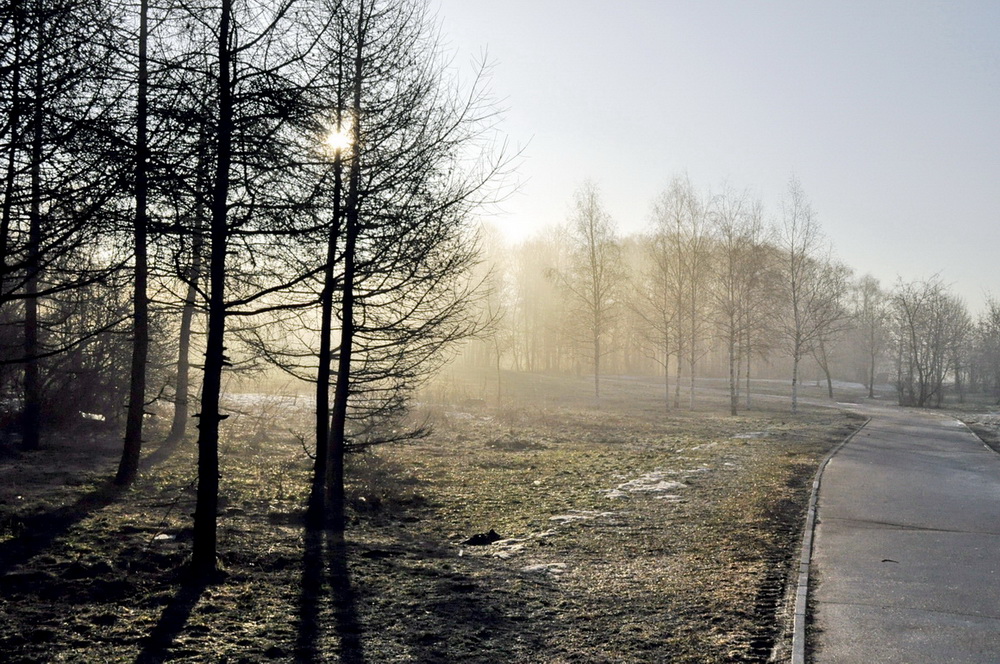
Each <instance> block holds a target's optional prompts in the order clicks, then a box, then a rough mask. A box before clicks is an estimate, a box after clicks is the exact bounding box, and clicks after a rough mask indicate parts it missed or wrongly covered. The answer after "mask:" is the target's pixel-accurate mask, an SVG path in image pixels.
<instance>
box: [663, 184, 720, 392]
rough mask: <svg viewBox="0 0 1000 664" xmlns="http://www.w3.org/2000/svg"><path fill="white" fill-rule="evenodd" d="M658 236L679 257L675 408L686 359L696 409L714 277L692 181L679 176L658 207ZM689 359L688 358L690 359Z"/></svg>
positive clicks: (675, 262)
mask: <svg viewBox="0 0 1000 664" xmlns="http://www.w3.org/2000/svg"><path fill="white" fill-rule="evenodd" d="M653 228H654V231H653V232H654V233H656V234H658V235H660V236H661V237H662V241H663V242H665V243H666V247H667V250H668V251H669V252H670V253H672V254H673V257H674V258H673V260H672V261H670V262H669V263H668V265H669V266H670V267H671V269H672V271H673V274H672V277H671V281H672V288H673V291H674V299H675V302H676V305H675V313H676V315H675V320H674V327H675V330H676V338H677V342H678V343H677V383H676V392H675V402H674V406H675V407H677V406H679V405H680V404H679V403H678V402H679V397H680V379H681V366H682V364H681V361H682V358H684V359H686V361H687V369H688V380H689V387H688V400H689V407H690V408H694V396H695V378H696V377H697V363H698V360H699V359H700V358H701V357H703V356H704V355H705V353H706V352H707V351H708V346H707V344H706V343H704V341H705V339H704V337H705V336H706V333H707V331H708V319H709V317H708V301H709V296H708V294H709V286H710V281H711V277H712V264H711V247H712V237H711V228H710V226H709V224H708V220H707V209H706V205H705V203H704V202H703V201H702V200H701V198H700V197H699V196H698V194H697V192H696V191H695V189H694V187H693V186H692V185H691V182H690V181H689V180H688V179H687V178H686V177H684V178H681V177H677V178H674V180H673V181H672V182H671V183H670V186H669V188H668V189H667V191H665V192H664V193H662V194H661V195H660V196H659V198H657V200H656V201H655V202H654V205H653ZM685 355H686V358H685Z"/></svg>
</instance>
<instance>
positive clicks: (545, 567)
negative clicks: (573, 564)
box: [521, 563, 566, 576]
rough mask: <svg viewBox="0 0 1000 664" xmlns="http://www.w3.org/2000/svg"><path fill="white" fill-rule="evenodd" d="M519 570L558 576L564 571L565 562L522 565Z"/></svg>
mask: <svg viewBox="0 0 1000 664" xmlns="http://www.w3.org/2000/svg"><path fill="white" fill-rule="evenodd" d="M521 571H522V572H528V573H531V574H554V575H556V576H558V575H560V574H562V573H563V572H565V571H566V563H537V564H535V565H527V566H525V567H522V568H521Z"/></svg>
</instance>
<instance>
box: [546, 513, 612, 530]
mask: <svg viewBox="0 0 1000 664" xmlns="http://www.w3.org/2000/svg"><path fill="white" fill-rule="evenodd" d="M614 515H615V513H614V512H595V511H593V510H584V511H576V510H573V511H572V512H569V513H567V514H557V515H556V516H550V517H549V521H555V522H556V523H558V524H559V525H560V526H565V525H566V524H568V523H573V522H574V521H587V520H588V519H594V518H597V517H607V516H614Z"/></svg>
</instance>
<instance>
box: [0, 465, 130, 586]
mask: <svg viewBox="0 0 1000 664" xmlns="http://www.w3.org/2000/svg"><path fill="white" fill-rule="evenodd" d="M122 491H123V489H122V487H120V486H117V485H115V484H114V482H113V481H112V480H106V481H105V482H103V483H102V484H100V485H99V486H98V487H96V488H95V489H94V490H93V491H90V492H88V493H86V494H84V495H82V496H80V497H79V498H78V499H77V500H76V502H74V503H73V504H72V505H67V506H63V507H59V508H57V509H54V510H50V511H48V512H43V513H41V514H36V515H33V516H29V517H27V518H25V519H23V520H21V521H20V523H18V524H17V526H18V528H19V530H20V534H19V535H18V536H17V537H15V538H13V539H11V540H8V541H6V542H4V543H3V544H0V576H4V575H6V574H8V573H9V572H10V571H11V570H13V569H14V568H15V567H17V566H19V565H23V564H24V563H26V562H28V561H29V560H31V559H32V558H34V557H35V556H37V555H38V554H40V553H42V552H43V551H45V550H46V549H48V548H49V547H51V546H52V544H53V542H55V540H56V539H58V538H59V537H61V536H62V535H65V534H66V533H67V532H68V531H69V530H70V529H71V528H72V527H73V526H75V525H76V524H78V523H80V522H81V521H83V520H84V519H86V518H87V517H88V516H90V515H91V514H93V513H94V512H97V511H99V510H102V509H104V508H105V507H107V506H108V505H110V504H111V503H113V502H114V501H115V500H116V499H118V497H119V496H121V494H122Z"/></svg>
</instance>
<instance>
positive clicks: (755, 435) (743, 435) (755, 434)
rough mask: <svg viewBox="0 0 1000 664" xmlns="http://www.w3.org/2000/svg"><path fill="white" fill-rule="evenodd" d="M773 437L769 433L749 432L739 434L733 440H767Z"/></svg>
mask: <svg viewBox="0 0 1000 664" xmlns="http://www.w3.org/2000/svg"><path fill="white" fill-rule="evenodd" d="M770 435H771V432H769V431H748V432H747V433H738V434H736V435H735V436H733V438H736V439H740V440H749V439H753V438H767V437H768V436H770Z"/></svg>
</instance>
